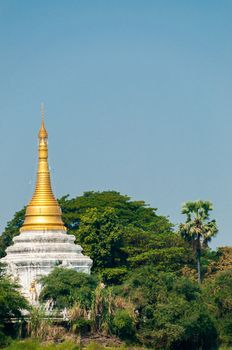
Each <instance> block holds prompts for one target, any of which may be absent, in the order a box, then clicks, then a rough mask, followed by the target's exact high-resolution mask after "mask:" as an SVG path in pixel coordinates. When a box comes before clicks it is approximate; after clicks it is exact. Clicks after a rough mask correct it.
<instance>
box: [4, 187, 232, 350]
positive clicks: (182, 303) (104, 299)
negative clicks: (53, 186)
mask: <svg viewBox="0 0 232 350" xmlns="http://www.w3.org/2000/svg"><path fill="white" fill-rule="evenodd" d="M189 203H190V204H191V203H193V202H189ZM204 203H208V202H201V204H202V205H203V204H204ZM60 205H61V207H62V211H63V219H64V222H65V225H66V226H67V227H68V233H70V234H73V235H75V237H76V242H77V243H79V244H80V245H81V246H82V247H83V249H84V253H85V254H87V255H89V256H90V257H91V258H92V259H93V262H94V265H93V268H92V275H91V276H88V275H86V274H82V273H77V272H76V271H73V270H70V269H63V268H60V267H59V268H55V269H54V270H53V271H52V272H51V273H50V274H49V275H48V276H46V277H43V278H42V280H41V281H42V285H43V290H42V293H41V295H40V300H41V303H44V305H45V304H46V302H47V301H48V300H53V302H54V312H55V313H56V315H59V314H62V312H63V311H64V310H66V311H67V312H66V317H67V318H68V320H69V321H68V330H67V329H66V331H68V332H71V333H72V334H74V335H80V334H91V333H92V334H104V335H106V336H108V337H109V336H110V337H112V336H114V337H118V338H120V339H121V340H123V341H126V342H131V343H133V344H137V345H138V346H139V347H140V348H142V347H146V348H151V349H156V350H159V349H160V350H177V349H181V350H185V349H186V350H187V349H188V350H204V349H205V350H206V349H207V350H213V349H217V346H218V344H225V345H228V346H230V345H232V323H231V312H232V300H231V295H232V250H231V247H226V248H220V249H219V250H218V251H216V252H214V251H211V250H210V249H209V248H208V246H207V241H208V240H209V238H210V237H212V236H213V235H214V234H215V233H216V229H215V230H213V232H211V221H209V217H208V216H207V215H206V216H204V215H203V214H204V212H202V211H201V209H199V208H198V209H199V210H200V214H202V215H203V216H202V217H199V218H198V217H194V215H193V216H191V215H192V212H191V210H192V209H194V208H192V207H191V205H190V207H188V208H187V209H188V210H189V216H188V217H187V221H186V223H185V224H183V225H182V226H181V227H180V228H181V230H180V231H179V232H175V231H174V228H173V225H172V224H171V223H170V222H169V220H168V218H166V217H164V216H160V215H158V214H157V210H156V209H154V208H150V207H149V206H148V205H146V203H145V202H143V201H132V200H131V199H130V198H129V197H128V196H124V195H121V194H120V193H118V192H115V191H105V192H86V193H84V194H83V196H80V197H76V198H73V199H69V197H68V196H65V197H62V198H61V199H60ZM206 209H207V208H206ZM210 210H211V209H210ZM24 211H25V209H23V210H21V211H20V212H18V213H16V214H15V216H14V218H13V220H12V221H10V222H9V223H8V225H7V227H6V229H5V231H4V232H3V234H2V236H1V237H0V255H1V256H3V255H4V254H5V249H6V247H7V246H9V245H10V244H11V242H12V238H13V237H14V236H15V235H17V234H18V233H19V227H20V226H21V225H22V222H23V216H24ZM206 211H207V210H206ZM185 214H186V213H185ZM190 214H191V215H190ZM206 214H207V213H206ZM200 219H201V225H200V226H199V225H198V224H199V222H200ZM212 225H214V227H215V228H216V223H215V222H214V221H212ZM200 228H201V232H200V231H196V230H198V229H200ZM195 231H196V232H197V234H195V233H194V232H195ZM198 232H199V233H201V237H200V236H198ZM210 233H212V234H210ZM209 234H210V237H209V236H207V235H209ZM197 240H198V241H197ZM196 243H198V246H197V245H196ZM199 244H200V245H199ZM196 246H197V248H198V249H199V248H200V254H199V251H198V252H197V251H196ZM196 252H197V254H196ZM197 260H198V264H197ZM197 266H198V268H199V271H198V273H201V280H202V284H201V285H199V284H198V283H197ZM4 278H5V277H4ZM4 281H6V280H4ZM7 281H8V280H7ZM8 283H10V282H9V281H8ZM0 288H1V287H0ZM9 288H11V289H12V290H15V288H16V290H17V286H13V285H12V284H11V286H10V287H9ZM6 290H7V289H6ZM9 295H10V298H9V300H8V302H9V301H10V303H12V302H13V303H14V304H15V306H16V305H17V303H15V299H14V298H13V296H11V294H10V293H9ZM0 302H1V294H0ZM3 302H4V303H6V300H5V301H3ZM3 310H4V309H3ZM6 312H7V311H5V310H4V311H3V313H4V314H5V313H6ZM41 312H42V311H41V310H34V311H33V312H32V314H31V315H32V316H31V326H33V325H32V321H33V320H34V321H35V322H34V324H35V325H36V327H35V332H34V333H33V332H31V334H34V335H35V336H37V337H40V338H41V339H42V340H45V341H47V340H48V339H50V338H49V337H51V333H52V334H53V337H54V334H55V328H54V326H53V328H52V329H51V325H47V326H46V324H45V323H44V317H42V316H41V315H42V314H41ZM6 314H7V313H6ZM39 318H42V319H43V322H42V323H40V322H38V320H39ZM40 325H41V330H40V329H39V328H40ZM56 334H57V337H58V338H57V339H56V341H64V340H65V330H64V329H63V330H62V329H61V327H58V329H57V333H56ZM38 346H39V345H38ZM35 349H36V348H35Z"/></svg>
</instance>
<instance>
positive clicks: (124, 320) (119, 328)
mask: <svg viewBox="0 0 232 350" xmlns="http://www.w3.org/2000/svg"><path fill="white" fill-rule="evenodd" d="M112 331H113V333H114V334H116V335H117V336H118V337H119V338H121V339H128V340H132V339H133V337H134V335H135V325H134V320H133V319H132V317H131V316H130V315H129V314H128V312H127V311H126V310H118V311H116V313H115V315H114V318H113V321H112Z"/></svg>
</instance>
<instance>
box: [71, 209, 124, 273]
mask: <svg viewBox="0 0 232 350" xmlns="http://www.w3.org/2000/svg"><path fill="white" fill-rule="evenodd" d="M123 235H124V230H123V227H122V225H121V224H120V222H119V219H118V216H117V214H116V211H115V209H113V208H106V209H105V210H104V211H99V210H98V209H96V208H92V209H89V210H88V211H87V212H86V214H85V215H83V216H82V217H81V223H80V228H79V230H78V232H77V235H76V237H77V242H78V243H80V244H81V246H82V247H83V248H84V251H85V253H86V254H88V255H89V256H90V257H91V258H92V259H93V270H95V271H97V270H99V269H102V268H115V267H121V264H122V261H123V260H124V264H125V258H124V256H125V254H124V253H123V251H122V246H123Z"/></svg>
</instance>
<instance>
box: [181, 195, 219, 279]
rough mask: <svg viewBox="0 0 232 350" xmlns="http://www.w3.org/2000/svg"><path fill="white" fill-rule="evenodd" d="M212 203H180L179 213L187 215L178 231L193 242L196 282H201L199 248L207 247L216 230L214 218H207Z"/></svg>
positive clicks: (200, 201) (211, 208)
mask: <svg viewBox="0 0 232 350" xmlns="http://www.w3.org/2000/svg"><path fill="white" fill-rule="evenodd" d="M211 210H213V204H212V203H211V202H209V201H202V200H199V201H195V202H186V203H184V204H183V205H182V210H181V213H182V214H185V215H186V216H187V218H186V222H185V223H183V224H180V226H179V233H180V235H181V236H182V237H183V238H184V239H185V240H186V241H188V242H191V243H192V244H193V249H194V251H195V253H196V259H197V272H198V282H199V283H201V265H200V259H201V250H202V247H207V246H208V243H209V242H210V241H211V239H212V237H214V236H215V235H216V234H217V232H218V228H217V224H216V221H215V220H211V221H210V220H209V212H210V211H211Z"/></svg>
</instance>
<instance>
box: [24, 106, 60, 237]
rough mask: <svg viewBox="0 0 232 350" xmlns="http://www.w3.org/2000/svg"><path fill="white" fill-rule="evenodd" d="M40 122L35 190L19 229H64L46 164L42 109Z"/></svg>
mask: <svg viewBox="0 0 232 350" xmlns="http://www.w3.org/2000/svg"><path fill="white" fill-rule="evenodd" d="M41 111H42V124H41V127H40V130H39V135H38V137H39V164H38V172H37V180H36V186H35V192H34V194H33V197H32V199H31V201H30V202H29V204H28V206H27V209H26V215H25V221H24V223H23V226H22V227H21V229H20V232H24V231H41V230H42V231H43V230H66V227H65V226H64V223H63V221H62V218H61V209H60V206H59V204H58V202H57V200H56V199H55V197H54V195H53V192H52V187H51V180H50V172H49V166H48V143H47V140H48V133H47V130H46V128H45V123H44V109H43V106H41Z"/></svg>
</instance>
